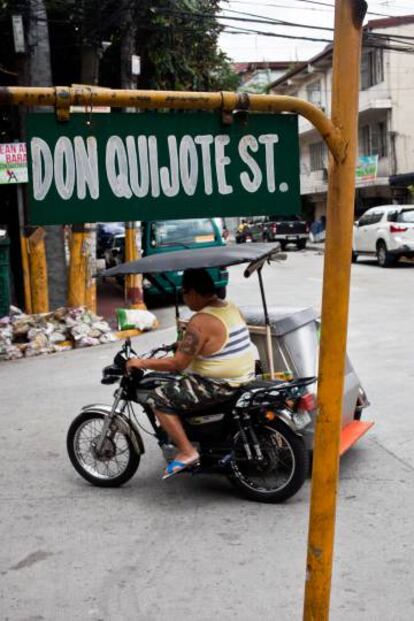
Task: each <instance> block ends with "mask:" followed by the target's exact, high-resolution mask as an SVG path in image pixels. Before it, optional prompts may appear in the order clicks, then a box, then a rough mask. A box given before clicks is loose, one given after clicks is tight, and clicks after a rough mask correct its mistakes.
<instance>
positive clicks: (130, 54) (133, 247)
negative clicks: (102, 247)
mask: <svg viewBox="0 0 414 621" xmlns="http://www.w3.org/2000/svg"><path fill="white" fill-rule="evenodd" d="M122 8H123V15H124V23H125V31H124V35H123V37H122V42H121V88H125V89H136V88H137V76H138V74H139V70H140V68H139V57H137V56H135V45H136V36H137V26H136V21H135V19H134V7H133V4H132V3H131V2H130V0H123V3H122ZM137 65H138V66H137ZM125 112H133V113H136V110H135V108H133V109H132V110H131V109H128V108H126V109H125ZM137 259H139V253H138V246H137V227H136V222H135V221H133V220H132V221H130V222H126V223H125V261H136V260H137ZM125 300H126V303H127V304H128V306H130V307H131V308H142V307H143V306H144V305H143V297H142V276H141V275H140V274H128V275H127V276H125ZM144 308H145V307H144Z"/></svg>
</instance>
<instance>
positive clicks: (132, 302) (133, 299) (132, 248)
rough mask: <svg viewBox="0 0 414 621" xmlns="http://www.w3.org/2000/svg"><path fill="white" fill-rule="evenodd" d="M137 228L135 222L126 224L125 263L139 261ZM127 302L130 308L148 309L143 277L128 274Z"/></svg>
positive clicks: (126, 278)
mask: <svg viewBox="0 0 414 621" xmlns="http://www.w3.org/2000/svg"><path fill="white" fill-rule="evenodd" d="M139 258H140V257H139V252H138V246H137V228H136V224H135V222H126V223H125V261H136V260H137V259H139ZM125 300H126V302H127V304H128V306H129V307H130V308H146V306H145V304H144V302H143V297H142V276H141V275H140V274H127V276H126V277H125Z"/></svg>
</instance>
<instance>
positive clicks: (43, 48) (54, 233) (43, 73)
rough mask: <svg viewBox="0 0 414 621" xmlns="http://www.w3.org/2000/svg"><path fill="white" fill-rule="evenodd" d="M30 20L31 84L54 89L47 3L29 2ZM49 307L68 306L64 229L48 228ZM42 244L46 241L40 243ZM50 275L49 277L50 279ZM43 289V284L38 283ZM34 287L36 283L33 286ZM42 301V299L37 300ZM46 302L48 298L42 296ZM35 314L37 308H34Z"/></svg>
mask: <svg viewBox="0 0 414 621" xmlns="http://www.w3.org/2000/svg"><path fill="white" fill-rule="evenodd" d="M26 2H27V6H28V14H29V19H28V22H27V48H28V49H27V56H26V60H27V65H28V72H27V73H28V81H29V85H33V86H52V85H53V80H52V69H51V63H50V45H49V28H48V22H47V13H46V8H45V5H44V2H43V0H26ZM43 228H44V230H45V233H46V235H45V238H44V243H45V247H46V260H47V271H46V273H45V271H43V272H42V273H43V275H44V276H45V277H47V284H48V289H49V307H50V308H57V307H59V306H63V305H64V304H65V303H66V287H67V267H66V257H65V245H64V233H63V227H62V226H56V225H54V226H45V227H43ZM40 243H42V241H40ZM46 274H47V276H46ZM37 282H38V284H39V286H41V284H40V283H41V282H42V281H41V280H40V279H38V280H37ZM33 284H34V283H33ZM37 297H39V296H37ZM40 298H41V299H44V296H40ZM33 310H35V308H33Z"/></svg>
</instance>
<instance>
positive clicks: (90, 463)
mask: <svg viewBox="0 0 414 621" xmlns="http://www.w3.org/2000/svg"><path fill="white" fill-rule="evenodd" d="M105 418H106V417H105V416H104V415H103V414H100V413H99V412H82V413H81V414H79V416H77V417H76V418H75V420H74V421H73V422H72V424H71V426H70V427H69V430H68V435H67V439H66V448H67V451H68V455H69V459H70V461H71V462H72V465H73V467H74V468H75V470H76V471H77V472H78V473H79V474H80V475H81V476H82V477H83V478H84V479H86V480H87V481H89V483H92V484H93V485H96V486H97V487H119V486H120V485H123V484H124V483H126V482H127V481H129V479H130V478H131V477H133V476H134V474H135V472H136V471H137V469H138V466H139V462H140V456H139V455H137V453H136V451H135V449H134V447H133V445H132V442H131V440H130V438H129V437H128V436H126V435H124V434H123V433H121V432H119V431H116V432H115V434H114V436H113V438H108V439H107V440H106V441H105V442H106V444H105V445H104V449H103V454H102V455H101V456H98V455H97V452H96V450H95V443H96V442H97V440H98V438H99V436H100V432H101V430H102V426H103V423H104V419H105Z"/></svg>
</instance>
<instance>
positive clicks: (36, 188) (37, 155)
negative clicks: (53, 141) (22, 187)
mask: <svg viewBox="0 0 414 621" xmlns="http://www.w3.org/2000/svg"><path fill="white" fill-rule="evenodd" d="M30 146H31V153H32V179H33V196H34V198H35V200H37V201H42V200H43V199H44V198H45V196H46V195H47V193H48V192H49V189H50V186H51V185H52V180H53V158H52V153H51V151H50V149H49V145H48V144H47V142H45V141H44V140H43V139H42V138H32V141H31V143H30Z"/></svg>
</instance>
